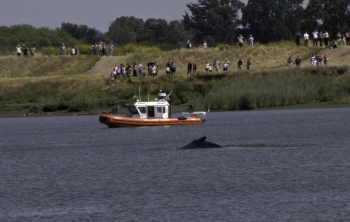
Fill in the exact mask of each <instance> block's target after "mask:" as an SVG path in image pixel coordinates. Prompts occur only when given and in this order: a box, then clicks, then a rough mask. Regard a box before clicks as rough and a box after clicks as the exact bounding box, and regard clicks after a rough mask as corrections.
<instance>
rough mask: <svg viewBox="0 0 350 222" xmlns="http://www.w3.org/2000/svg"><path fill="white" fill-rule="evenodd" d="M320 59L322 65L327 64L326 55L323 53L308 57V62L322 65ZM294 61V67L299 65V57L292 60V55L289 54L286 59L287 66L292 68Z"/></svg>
mask: <svg viewBox="0 0 350 222" xmlns="http://www.w3.org/2000/svg"><path fill="white" fill-rule="evenodd" d="M322 61H323V65H328V56H327V55H326V54H324V55H323V56H322V55H319V54H316V55H312V56H311V57H310V64H312V65H313V66H320V65H322ZM294 63H295V65H296V67H300V65H301V59H300V58H299V56H297V58H296V59H295V60H293V58H292V56H289V58H288V59H287V64H288V68H292V67H293V65H294Z"/></svg>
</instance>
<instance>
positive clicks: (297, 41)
mask: <svg viewBox="0 0 350 222" xmlns="http://www.w3.org/2000/svg"><path fill="white" fill-rule="evenodd" d="M300 38H301V34H300V32H297V34H295V44H296V45H297V47H299V46H300Z"/></svg>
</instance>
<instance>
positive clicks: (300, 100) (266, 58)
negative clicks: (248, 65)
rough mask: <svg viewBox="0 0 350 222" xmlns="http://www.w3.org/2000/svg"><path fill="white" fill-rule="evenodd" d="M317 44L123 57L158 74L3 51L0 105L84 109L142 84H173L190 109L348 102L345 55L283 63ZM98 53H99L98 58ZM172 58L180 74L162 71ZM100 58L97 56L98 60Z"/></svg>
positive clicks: (91, 60)
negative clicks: (152, 66)
mask: <svg viewBox="0 0 350 222" xmlns="http://www.w3.org/2000/svg"><path fill="white" fill-rule="evenodd" d="M320 50H321V49H317V48H311V47H310V48H304V47H301V48H296V47H291V46H285V47H281V46H259V47H256V48H254V49H248V48H244V49H238V48H230V49H222V50H220V49H218V48H217V49H207V50H204V49H201V48H199V49H194V50H184V49H181V50H174V51H168V52H157V53H156V52H139V53H134V54H130V55H129V56H128V57H126V58H125V61H123V63H126V62H129V63H133V62H140V61H141V62H142V63H143V64H144V65H145V64H146V63H147V62H149V61H157V63H158V64H159V75H158V76H157V77H147V78H139V77H131V78H127V79H117V81H116V82H115V83H114V84H111V83H110V82H109V77H108V73H106V75H96V74H93V73H92V74H86V73H85V72H86V71H88V70H90V69H91V68H92V67H93V66H94V65H95V64H96V62H98V61H99V60H100V59H101V58H98V57H96V56H88V55H87V56H78V57H67V56H38V57H36V58H29V59H17V58H15V57H2V59H1V60H0V88H1V91H0V111H6V110H8V111H9V110H29V111H30V112H42V111H44V112H45V111H46V112H53V111H56V110H68V111H74V112H75V111H88V110H92V109H96V108H104V107H110V106H122V105H123V104H124V103H125V102H128V101H130V100H132V98H133V97H134V95H138V90H139V87H140V89H141V96H142V98H141V99H142V100H143V101H145V100H147V98H148V95H150V96H149V97H150V99H152V100H153V98H154V97H155V96H156V94H157V92H158V90H160V89H162V90H163V91H165V92H170V91H171V90H172V91H173V94H172V102H173V104H174V105H175V106H177V105H181V104H186V103H190V104H192V105H193V106H194V108H195V109H203V108H204V107H210V109H211V110H236V109H254V108H262V107H279V106H287V105H294V104H310V103H318V102H322V103H331V104H350V96H349V95H350V84H349V83H350V68H349V66H347V64H348V61H350V54H349V53H346V54H344V55H342V56H340V57H338V58H336V59H334V60H330V65H329V66H328V67H307V68H301V69H289V70H288V69H286V68H284V67H286V59H287V57H289V56H293V57H296V56H299V57H301V58H302V59H303V60H304V61H305V62H304V63H303V64H302V66H307V64H308V58H309V57H310V56H311V54H315V53H318V52H319V51H320ZM225 58H228V59H229V60H230V61H231V70H230V71H229V72H219V73H217V72H213V73H207V72H204V71H203V69H204V64H205V62H206V61H208V62H210V63H212V62H213V61H214V59H219V60H220V61H221V62H222V63H223V62H224V60H225ZM239 58H242V59H243V60H247V59H248V58H250V59H251V60H253V65H252V70H251V71H247V70H240V71H238V70H237V69H236V61H237V60H238V59H239ZM102 59H103V58H102ZM168 60H173V61H175V62H176V64H177V74H176V75H173V76H169V75H166V74H165V71H164V70H165V63H166V62H167V61H168ZM190 60H191V61H196V62H197V64H198V71H197V73H196V74H194V75H193V74H192V75H186V69H187V62H188V61H190ZM97 64H98V63H97Z"/></svg>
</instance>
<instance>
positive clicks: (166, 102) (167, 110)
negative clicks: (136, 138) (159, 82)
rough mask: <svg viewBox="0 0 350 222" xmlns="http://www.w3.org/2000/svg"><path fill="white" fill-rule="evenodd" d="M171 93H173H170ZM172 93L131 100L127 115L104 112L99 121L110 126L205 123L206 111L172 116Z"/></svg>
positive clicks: (160, 93)
mask: <svg viewBox="0 0 350 222" xmlns="http://www.w3.org/2000/svg"><path fill="white" fill-rule="evenodd" d="M170 94H171V93H170ZM170 94H168V95H167V94H166V93H163V92H162V91H160V92H159V93H158V98H157V99H155V101H151V102H150V101H148V102H142V101H139V100H136V102H129V103H127V104H125V106H126V108H128V110H129V113H128V114H126V115H125V116H119V115H114V114H112V113H108V112H102V113H100V116H99V121H100V123H102V124H106V125H107V126H108V127H109V128H113V127H125V126H135V127H141V126H172V125H196V124H203V123H204V122H205V121H206V118H207V112H206V111H196V112H181V115H180V116H179V117H177V118H175V117H172V113H171V104H170Z"/></svg>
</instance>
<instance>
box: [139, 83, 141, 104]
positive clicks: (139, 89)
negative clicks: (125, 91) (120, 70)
mask: <svg viewBox="0 0 350 222" xmlns="http://www.w3.org/2000/svg"><path fill="white" fill-rule="evenodd" d="M140 91H141V88H140V86H139V98H140V102H141V92H140Z"/></svg>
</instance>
